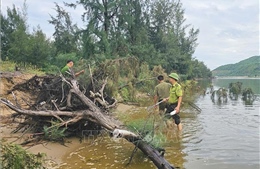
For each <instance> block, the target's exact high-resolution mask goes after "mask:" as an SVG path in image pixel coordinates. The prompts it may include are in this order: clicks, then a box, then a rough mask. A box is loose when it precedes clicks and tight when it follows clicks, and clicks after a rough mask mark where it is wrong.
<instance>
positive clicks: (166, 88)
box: [154, 82, 171, 100]
mask: <svg viewBox="0 0 260 169" xmlns="http://www.w3.org/2000/svg"><path fill="white" fill-rule="evenodd" d="M170 88H171V84H170V83H166V82H161V83H160V84H158V85H157V86H155V90H154V93H155V95H157V97H158V100H160V99H164V98H167V97H169V94H170V93H169V92H170Z"/></svg>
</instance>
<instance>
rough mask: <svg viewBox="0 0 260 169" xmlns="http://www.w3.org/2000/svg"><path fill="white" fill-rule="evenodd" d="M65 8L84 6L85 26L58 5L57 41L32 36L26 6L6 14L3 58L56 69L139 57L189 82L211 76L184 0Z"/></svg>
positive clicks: (115, 0) (94, 2)
mask: <svg viewBox="0 0 260 169" xmlns="http://www.w3.org/2000/svg"><path fill="white" fill-rule="evenodd" d="M64 4H65V7H67V8H76V7H77V6H82V7H83V8H84V10H83V11H82V22H83V23H84V25H85V26H84V27H83V28H78V27H77V25H76V24H73V21H72V19H71V16H70V14H69V13H68V12H67V11H66V9H65V8H63V7H61V6H60V5H59V4H58V3H54V6H55V8H54V10H55V11H56V13H57V14H56V16H50V19H49V20H48V21H49V23H50V25H52V26H54V32H53V39H48V38H47V37H46V35H45V34H44V32H43V31H42V30H41V28H40V27H39V26H38V27H37V28H34V31H33V32H29V29H28V28H29V26H28V23H27V17H28V16H27V5H26V2H24V6H23V8H22V9H21V10H20V9H18V8H16V6H15V5H13V6H12V8H8V9H7V14H6V15H4V14H3V13H2V11H1V25H2V26H1V41H2V43H1V49H2V50H1V59H2V60H11V61H14V62H17V63H23V64H24V65H26V64H31V65H35V66H37V67H38V68H43V69H44V70H57V69H59V68H60V67H58V66H60V64H61V62H63V63H64V64H65V63H66V60H65V59H68V58H67V57H64V56H73V59H76V60H75V61H78V60H80V59H84V60H87V61H88V62H90V63H100V62H103V61H105V60H107V59H116V58H121V57H136V58H138V60H139V62H140V64H142V63H145V64H147V65H149V68H150V70H152V69H153V68H154V67H155V66H159V65H160V66H162V67H163V68H164V69H165V71H166V72H167V73H170V72H177V73H179V74H181V75H185V77H187V78H203V77H204V78H205V77H211V72H210V70H209V69H208V68H207V66H206V65H205V64H204V63H203V62H201V61H198V60H197V59H195V58H193V57H192V55H193V53H194V51H195V50H196V46H197V45H198V43H197V36H198V34H199V29H196V28H194V27H192V26H191V25H190V24H187V23H186V20H185V17H184V12H185V11H184V8H183V6H182V3H181V2H180V1H179V0H155V1H149V0H102V1H101V0H88V1H86V0H80V1H75V3H66V2H64ZM75 10H76V9H75ZM30 26H31V25H30ZM63 59H64V60H63ZM54 67H56V68H55V69H53V68H54Z"/></svg>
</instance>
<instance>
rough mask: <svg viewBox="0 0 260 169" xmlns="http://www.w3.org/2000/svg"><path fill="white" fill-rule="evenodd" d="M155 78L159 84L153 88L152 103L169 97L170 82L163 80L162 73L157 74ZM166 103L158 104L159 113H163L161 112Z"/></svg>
mask: <svg viewBox="0 0 260 169" xmlns="http://www.w3.org/2000/svg"><path fill="white" fill-rule="evenodd" d="M157 80H158V82H159V84H158V85H157V86H155V89H154V93H155V94H154V104H156V103H157V102H160V101H162V100H163V99H164V98H167V97H169V94H170V93H169V92H170V88H171V84H170V83H166V82H165V81H164V77H163V76H162V75H159V76H158V77H157ZM166 105H167V103H166V102H162V103H160V104H159V114H160V115H163V113H164V112H165V108H166ZM155 109H157V106H155Z"/></svg>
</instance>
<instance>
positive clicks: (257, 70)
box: [212, 56, 260, 77]
mask: <svg viewBox="0 0 260 169" xmlns="http://www.w3.org/2000/svg"><path fill="white" fill-rule="evenodd" d="M212 73H213V76H249V77H259V76H260V56H252V57H250V58H248V59H245V60H242V61H240V62H238V63H236V64H228V65H223V66H220V67H218V68H216V69H214V70H213V71H212Z"/></svg>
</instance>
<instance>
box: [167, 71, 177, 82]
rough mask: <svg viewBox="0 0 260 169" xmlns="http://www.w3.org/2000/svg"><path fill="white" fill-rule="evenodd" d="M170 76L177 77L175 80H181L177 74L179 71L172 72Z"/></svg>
mask: <svg viewBox="0 0 260 169" xmlns="http://www.w3.org/2000/svg"><path fill="white" fill-rule="evenodd" d="M169 77H171V78H173V79H175V80H177V81H178V80H179V76H178V75H177V73H171V74H170V75H169Z"/></svg>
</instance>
